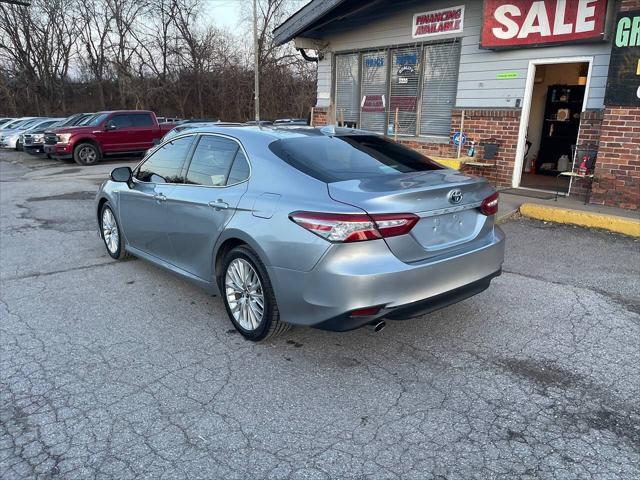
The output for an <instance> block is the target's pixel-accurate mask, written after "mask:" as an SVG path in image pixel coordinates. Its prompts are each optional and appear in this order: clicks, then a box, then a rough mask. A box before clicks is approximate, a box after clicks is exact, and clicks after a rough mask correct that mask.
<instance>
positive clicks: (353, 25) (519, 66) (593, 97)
mask: <svg viewBox="0 0 640 480" xmlns="http://www.w3.org/2000/svg"><path fill="white" fill-rule="evenodd" d="M400 4H402V5H403V6H402V7H400ZM462 4H464V5H465V15H464V32H463V33H462V53H461V56H460V71H459V76H458V95H457V99H456V106H457V107H464V108H473V107H484V108H488V107H490V108H496V107H515V102H516V99H522V97H523V96H524V88H525V82H526V76H527V68H528V66H529V60H533V59H546V58H557V57H584V56H586V57H593V58H594V62H593V71H592V76H591V84H590V89H589V92H588V100H587V108H602V106H603V101H604V89H605V86H606V82H607V70H608V66H609V57H610V53H611V44H610V43H588V44H583V45H568V46H557V47H544V48H526V49H519V50H505V51H499V52H497V51H492V50H483V49H480V48H479V42H480V28H481V24H482V0H468V1H466V2H465V1H464V0H460V1H455V0H450V1H443V0H436V1H433V2H430V1H419V2H418V1H405V2H399V1H398V2H392V1H389V2H387V5H384V6H381V7H379V8H378V9H377V10H376V11H375V12H374V13H373V14H366V15H361V16H359V17H358V18H357V20H345V21H342V22H341V24H340V25H334V26H330V27H331V30H329V26H328V27H327V33H326V35H325V38H324V40H325V41H328V42H329V49H330V50H331V51H332V52H341V51H349V50H362V49H370V48H375V47H389V46H395V45H407V44H414V43H416V41H415V40H413V39H412V38H411V25H412V21H413V15H414V14H415V13H418V12H424V11H428V10H437V9H440V8H446V7H451V6H456V5H462ZM456 36H460V35H455V34H454V35H442V36H439V37H436V38H434V40H436V39H438V40H442V39H447V38H452V37H456ZM500 72H516V73H517V74H518V77H517V78H515V79H510V80H498V79H497V78H496V75H497V74H498V73H500ZM330 84H331V64H330V56H326V57H325V60H324V61H322V62H319V64H318V97H319V98H318V106H327V105H328V100H326V93H327V92H329V91H330ZM327 86H329V88H327ZM321 94H323V95H324V96H323V97H321Z"/></svg>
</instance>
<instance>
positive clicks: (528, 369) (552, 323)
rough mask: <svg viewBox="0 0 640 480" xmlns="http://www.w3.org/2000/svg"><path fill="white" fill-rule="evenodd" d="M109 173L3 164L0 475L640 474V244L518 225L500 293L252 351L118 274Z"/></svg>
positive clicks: (192, 290)
mask: <svg viewBox="0 0 640 480" xmlns="http://www.w3.org/2000/svg"><path fill="white" fill-rule="evenodd" d="M118 164H119V163H118V162H113V161H112V162H107V163H104V164H101V165H98V166H96V167H93V168H82V167H79V166H77V165H76V164H74V163H63V162H54V161H51V160H46V159H36V158H34V157H30V156H28V155H26V154H17V153H7V152H3V153H0V227H1V228H0V260H1V262H0V264H1V270H0V282H1V283H0V300H1V301H0V315H1V321H0V335H1V338H0V340H1V348H2V350H1V352H0V353H1V357H0V382H1V388H0V409H1V411H0V423H1V428H0V478H3V479H14V478H16V479H17V478H25V479H26V478H29V479H31V478H64V479H75V478H117V479H127V478H150V479H151V478H152V479H164V478H171V479H177V478H189V479H218V478H219V479H263V478H266V479H285V478H286V479H303V478H304V479H328V478H341V479H346V478H354V479H355V478H357V479H365V478H366V479H376V480H377V479H430V478H437V479H470V478H483V479H484V478H504V479H513V478H530V479H538V478H549V479H561V478H562V479H565V478H566V479H570V478H594V479H637V478H640V288H639V278H640V242H638V241H637V240H633V239H630V238H626V237H622V236H617V235H612V234H609V233H603V232H597V231H588V230H581V229H577V228H570V227H560V226H556V225H551V224H543V223H537V222H533V221H526V220H521V219H516V220H513V221H511V222H509V223H507V224H505V225H504V226H503V227H504V230H505V232H506V233H507V235H508V247H507V258H506V263H505V266H504V270H505V271H504V274H503V275H502V276H501V277H499V278H498V279H496V280H495V281H494V283H493V284H492V287H491V288H490V289H489V290H487V291H486V292H484V293H482V294H480V295H478V296H476V297H474V298H472V299H469V300H466V301H464V302H462V303H459V304H457V305H454V306H452V307H449V308H447V309H445V310H441V311H439V312H436V313H433V314H431V315H429V316H426V317H423V318H420V319H415V320H411V321H406V322H388V324H387V328H386V329H385V330H383V331H382V332H381V333H378V334H375V333H373V332H371V331H370V330H366V329H364V330H358V331H354V332H349V333H341V334H339V333H329V332H323V331H317V330H312V329H302V328H296V329H293V330H291V331H290V332H288V333H287V334H286V335H285V336H283V337H281V338H278V339H277V340H274V341H270V342H267V343H262V344H252V343H249V342H246V341H244V340H243V339H242V338H241V337H240V335H238V334H236V333H235V330H233V328H232V325H231V323H230V322H229V321H228V319H227V318H226V314H225V312H224V307H223V305H222V302H221V301H220V300H219V299H218V298H215V297H212V296H210V295H208V294H207V293H205V292H204V291H201V290H199V289H198V288H197V287H194V286H192V285H191V284H189V283H187V282H185V281H182V280H180V279H177V278H175V277H173V276H171V275H170V274H168V273H165V272H164V271H161V270H159V269H158V268H155V267H153V266H150V265H148V264H145V263H143V262H142V261H140V260H130V261H125V262H115V261H112V260H111V259H110V257H108V255H107V254H106V251H105V249H104V246H103V244H102V243H101V240H100V239H99V237H98V235H97V233H96V227H95V214H94V212H93V209H92V208H93V196H94V193H95V191H96V189H97V186H98V185H99V183H100V182H101V181H102V179H104V178H106V176H107V174H108V172H109V171H110V170H111V169H112V168H113V167H114V166H115V165H118Z"/></svg>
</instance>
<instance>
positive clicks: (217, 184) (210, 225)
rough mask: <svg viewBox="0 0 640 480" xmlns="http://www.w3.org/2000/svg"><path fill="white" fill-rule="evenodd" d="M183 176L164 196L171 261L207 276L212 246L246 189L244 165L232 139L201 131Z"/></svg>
mask: <svg viewBox="0 0 640 480" xmlns="http://www.w3.org/2000/svg"><path fill="white" fill-rule="evenodd" d="M184 177H185V182H184V183H185V184H184V185H177V186H176V187H175V189H173V190H172V191H171V192H170V194H169V195H168V198H167V210H168V212H169V216H170V226H171V228H170V231H169V238H170V240H171V243H172V245H173V248H174V251H175V252H176V257H175V258H176V263H175V264H176V265H177V266H178V267H180V268H182V269H183V270H185V271H187V272H189V273H191V274H192V275H195V276H196V277H199V278H201V279H204V280H210V279H211V275H212V267H213V263H212V254H213V247H214V245H215V243H216V241H217V239H218V237H219V236H220V234H221V233H222V231H223V230H224V227H225V226H226V225H227V223H228V222H229V220H230V219H231V217H232V216H233V215H234V213H235V211H236V207H237V206H238V203H239V202H240V198H241V197H242V195H244V193H245V192H246V190H247V182H246V180H247V179H248V178H249V163H248V160H247V158H246V156H245V152H244V150H243V148H242V147H241V145H240V143H239V142H238V141H237V140H235V139H233V138H231V137H227V136H222V135H213V134H202V135H199V140H198V143H197V145H196V147H195V149H194V150H193V155H192V156H191V160H190V162H188V165H187V167H186V169H185V173H184Z"/></svg>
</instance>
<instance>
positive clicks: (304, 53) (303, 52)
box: [298, 48, 319, 63]
mask: <svg viewBox="0 0 640 480" xmlns="http://www.w3.org/2000/svg"><path fill="white" fill-rule="evenodd" d="M298 51H299V52H300V55H302V58H304V59H305V60H306V61H307V62H315V63H318V60H319V58H318V57H312V56H310V55H309V54H308V53H307V51H306V50H305V49H304V48H299V49H298Z"/></svg>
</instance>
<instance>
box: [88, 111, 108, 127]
mask: <svg viewBox="0 0 640 480" xmlns="http://www.w3.org/2000/svg"><path fill="white" fill-rule="evenodd" d="M108 116H109V114H108V113H97V114H95V115H94V116H93V117H91V118H90V119H89V120H87V121H86V122H85V123H83V124H82V126H85V127H95V126H97V125H100V124H101V123H102V122H103V121H104V119H105V118H107V117H108Z"/></svg>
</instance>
